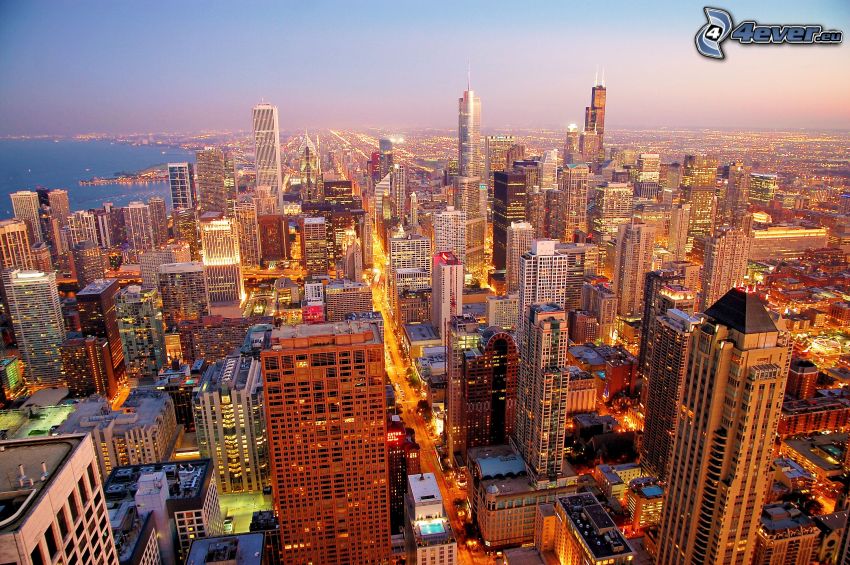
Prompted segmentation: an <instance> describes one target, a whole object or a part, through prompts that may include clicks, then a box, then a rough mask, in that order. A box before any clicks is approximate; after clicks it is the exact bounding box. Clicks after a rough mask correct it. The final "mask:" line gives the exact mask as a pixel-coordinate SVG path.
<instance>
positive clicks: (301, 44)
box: [0, 1, 850, 135]
mask: <svg viewBox="0 0 850 565" xmlns="http://www.w3.org/2000/svg"><path fill="white" fill-rule="evenodd" d="M251 6H252V7H253V8H254V9H247V10H244V11H243V10H236V9H235V8H229V7H227V6H216V7H214V8H211V9H204V10H199V9H198V7H199V4H197V3H191V2H190V3H186V4H180V5H177V6H169V7H168V17H163V14H162V12H161V11H154V10H149V11H144V13H142V11H141V10H138V11H137V10H135V9H134V8H133V7H131V6H114V5H105V4H100V3H98V2H86V3H83V4H80V5H76V4H75V5H73V9H71V5H70V4H68V5H64V4H52V5H51V10H49V11H46V10H43V9H40V8H39V6H38V3H34V4H23V3H16V4H14V5H12V4H8V3H7V4H6V5H5V6H4V7H3V8H2V11H3V13H4V17H3V18H2V19H3V20H4V23H3V27H1V28H0V31H2V33H0V44H2V45H3V47H4V48H3V49H2V50H0V71H2V72H3V73H4V75H7V76H12V77H15V80H14V81H10V82H7V83H5V84H4V85H3V86H0V94H2V96H0V100H4V102H3V103H0V123H1V124H3V125H2V126H0V135H38V134H47V135H69V134H79V133H88V132H94V131H99V132H105V133H113V134H115V133H129V132H139V131H200V130H211V129H219V130H220V129H225V130H246V129H248V128H249V127H250V117H249V115H248V114H247V112H246V111H245V110H244V108H246V107H251V106H253V105H255V104H257V103H258V102H260V101H262V100H265V101H268V102H271V103H273V104H276V105H277V106H278V107H279V108H280V122H281V130H282V131H291V130H297V129H303V128H304V127H306V126H309V127H312V128H323V127H342V128H360V127H376V126H381V127H386V128H416V127H425V126H431V127H439V128H446V129H449V128H452V127H453V124H455V123H456V114H455V112H454V110H453V104H452V100H453V99H456V98H457V97H458V96H459V95H460V94H461V93H462V91H463V89H464V87H465V86H466V83H467V68H468V67H467V65H469V67H471V86H472V89H473V90H474V91H475V92H476V94H477V95H479V96H480V97H481V99H482V104H481V105H482V108H481V129H482V131H492V130H501V129H509V128H524V127H531V128H534V127H547V128H562V129H566V127H567V125H568V124H570V123H576V124H581V123H582V121H583V120H582V118H583V115H582V113H583V110H584V108H585V106H586V105H587V104H588V102H589V100H588V96H587V91H588V88H589V87H590V86H592V85H593V82H594V80H593V79H594V76H597V73H598V76H599V77H600V80H601V77H602V73H603V72H604V76H605V81H604V82H605V84H606V86H609V87H610V88H611V90H612V98H611V100H610V101H609V102H610V104H609V106H610V110H609V112H608V114H609V115H608V120H607V121H608V125H609V129H612V128H613V129H616V128H634V127H649V126H651V127H717V128H732V127H740V128H779V129H781V128H800V127H806V128H813V129H817V128H831V129H843V128H848V127H850V108H848V107H847V105H846V104H842V99H841V94H840V93H841V92H842V91H843V92H846V91H847V89H848V88H850V73H846V72H842V69H845V70H846V69H847V68H848V65H847V62H848V60H850V59H848V58H847V46H846V45H844V44H842V45H839V46H830V47H826V46H817V47H811V48H796V49H792V48H790V47H788V46H782V47H773V48H745V47H741V46H738V45H735V46H731V45H730V46H729V48H728V49H727V50H728V51H729V56H728V57H727V59H726V60H725V61H723V62H720V63H719V62H717V61H710V60H707V59H705V58H704V57H701V56H700V55H699V54H698V53H697V52H696V50H695V49H694V46H693V37H694V34H695V33H696V31H697V29H698V28H699V27H700V26H701V25H702V24H703V23H704V15H703V14H702V5H701V4H690V3H687V5H685V4H682V5H680V4H674V3H663V4H661V5H654V6H652V7H640V8H638V7H633V6H630V5H627V4H618V5H617V6H612V7H611V9H609V10H606V11H605V12H604V13H600V12H596V11H594V10H592V9H587V10H578V9H577V8H573V7H568V6H566V5H560V4H557V3H551V4H543V5H540V6H539V7H537V10H538V11H540V12H541V13H547V14H548V16H547V17H546V18H541V19H539V20H538V23H537V24H536V25H535V26H534V27H533V28H532V27H529V26H520V25H516V23H515V19H514V18H511V17H509V16H508V14H506V13H505V12H504V10H499V9H495V10H494V9H491V8H490V5H489V4H488V5H486V6H485V5H484V4H482V3H479V2H471V3H467V4H464V5H463V6H460V7H453V10H452V11H451V12H448V11H447V8H448V6H446V7H445V8H446V9H431V10H426V11H417V12H414V9H413V8H403V9H393V10H391V9H387V8H388V5H387V4H386V3H383V2H373V3H369V4H367V5H366V6H364V7H363V9H362V10H360V11H358V12H356V13H352V12H350V11H348V10H342V9H341V5H339V4H337V3H325V4H321V5H319V6H299V9H298V10H292V9H287V7H285V6H280V5H274V4H265V3H254V4H252V5H251ZM485 7H487V8H488V9H486V10H485V9H484V8H485ZM588 8H589V6H588ZM731 9H732V12H733V15H734V16H735V17H736V19H737V20H743V19H755V20H757V21H760V22H765V23H779V24H795V23H800V24H805V23H817V24H822V25H824V26H828V27H831V28H837V29H844V30H846V29H847V28H848V27H850V8H848V6H847V5H844V4H842V3H840V2H837V1H836V2H823V3H820V4H819V5H814V6H812V5H805V6H801V5H796V4H793V3H790V2H779V3H773V4H769V5H765V4H761V5H755V4H754V3H746V4H739V5H736V6H735V7H734V8H731ZM258 10H259V11H265V12H266V13H267V14H268V17H267V18H263V19H262V21H259V22H258V21H254V19H255V18H253V15H254V14H255V13H257V11H258ZM449 13H450V14H451V16H452V17H447V16H448V14H449ZM579 13H581V15H582V18H581V20H580V22H581V25H576V23H577V22H578V21H579V20H578V19H577V18H575V17H574V16H575V15H576V14H579ZM189 20H191V21H194V22H195V23H196V25H193V26H183V25H178V24H179V23H180V22H185V21H189ZM340 20H345V22H342V21H340ZM468 21H475V22H476V23H477V25H476V26H474V27H471V28H469V29H468V30H467V29H464V28H463V26H464V22H468ZM343 23H345V25H342V24H343ZM337 24H339V25H337ZM304 29H315V30H321V29H325V30H327V31H328V33H327V34H325V35H323V36H322V41H315V40H314V38H312V37H310V36H308V35H306V34H308V33H309V32H307V31H303V30H304ZM656 29H657V30H658V31H657V32H655V33H653V31H654V30H656ZM80 30H85V31H86V33H84V34H81V33H80ZM239 30H244V32H243V33H239ZM248 31H251V33H248ZM229 34H232V36H233V37H234V38H235V39H234V41H221V40H220V39H221V38H222V37H227V36H228V35H229ZM602 34H606V35H607V36H608V37H605V38H604V39H600V38H601V37H602ZM635 34H639V35H640V38H639V44H640V50H639V51H636V52H630V53H631V56H630V57H628V58H625V57H623V52H624V51H626V50H629V49H631V48H632V47H631V46H632V45H633V44H634V43H635V42H636V41H637V40H638V38H636V37H635ZM270 38H271V39H270ZM104 46H109V47H110V48H109V49H104ZM259 54H262V57H260V56H259ZM269 58H271V59H272V60H274V61H275V65H274V68H275V69H279V70H277V71H275V72H268V71H264V72H262V73H261V72H259V71H260V68H261V67H262V66H263V65H265V64H267V61H266V59H269ZM83 61H84V62H85V63H82V62H83ZM33 63H35V64H33ZM366 63H368V64H366ZM636 63H637V64H636ZM222 69H226V72H224V71H223V70H222ZM753 69H758V75H757V76H754V75H753ZM788 69H794V80H790V81H789V80H788ZM223 77H226V80H224V79H223ZM517 77H521V78H522V80H517ZM754 81H755V84H754ZM735 84H740V85H741V88H730V87H729V86H728V85H735ZM813 84H814V85H817V84H822V85H824V87H827V88H826V90H825V89H824V88H820V87H819V88H812V87H811V86H812V85H813ZM340 85H344V86H345V88H344V89H342V90H341V89H340V88H339V86H340ZM753 86H758V87H759V88H758V92H756V93H753V92H749V91H752V90H753ZM742 90H743V91H744V92H743V95H742ZM339 92H345V97H344V99H343V98H342V97H341V96H340V94H339ZM659 93H660V94H661V95H660V96H659ZM189 101H191V103H190V102H189ZM718 116H721V117H719V118H718Z"/></svg>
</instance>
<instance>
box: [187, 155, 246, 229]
mask: <svg viewBox="0 0 850 565" xmlns="http://www.w3.org/2000/svg"><path fill="white" fill-rule="evenodd" d="M195 163H196V170H197V175H198V212H199V213H200V214H204V213H206V212H221V213H225V212H227V211H228V210H229V209H230V202H232V201H233V200H234V199H235V197H236V190H235V187H230V188H229V187H228V186H227V185H226V182H225V179H226V178H227V172H226V171H227V168H226V165H225V158H224V152H223V151H222V150H221V149H219V148H218V147H204V149H203V150H201V151H196V152H195Z"/></svg>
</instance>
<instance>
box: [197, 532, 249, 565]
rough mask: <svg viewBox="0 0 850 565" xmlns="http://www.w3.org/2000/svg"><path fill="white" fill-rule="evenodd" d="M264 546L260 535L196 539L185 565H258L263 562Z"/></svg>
mask: <svg viewBox="0 0 850 565" xmlns="http://www.w3.org/2000/svg"><path fill="white" fill-rule="evenodd" d="M264 545H265V542H264V537H263V534H261V533H253V534H238V535H234V536H219V537H211V538H198V539H195V540H194V541H193V542H192V546H191V547H190V548H189V555H188V556H187V557H186V565H202V564H204V563H228V562H234V563H239V564H240V565H260V563H262V562H263V549H264Z"/></svg>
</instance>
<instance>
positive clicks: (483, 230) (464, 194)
mask: <svg viewBox="0 0 850 565" xmlns="http://www.w3.org/2000/svg"><path fill="white" fill-rule="evenodd" d="M455 208H457V209H458V210H460V211H462V212H465V213H466V253H465V255H464V259H465V262H464V266H465V267H466V271H467V272H468V273H472V274H473V276H476V277H477V278H479V279H483V278H484V274H485V272H486V269H487V265H486V258H485V253H486V250H485V242H486V236H487V189H486V186H485V187H483V189H482V186H481V183H480V182H479V179H478V177H465V176H457V177H455Z"/></svg>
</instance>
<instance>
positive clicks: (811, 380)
mask: <svg viewBox="0 0 850 565" xmlns="http://www.w3.org/2000/svg"><path fill="white" fill-rule="evenodd" d="M817 382H818V367H817V365H815V364H814V363H813V362H812V361H811V360H809V359H800V358H794V359H792V360H791V369H790V370H789V371H788V382H787V383H786V385H785V394H788V395H790V396H791V397H792V398H796V399H797V400H806V399H808V398H814V397H815V396H816V395H817Z"/></svg>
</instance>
